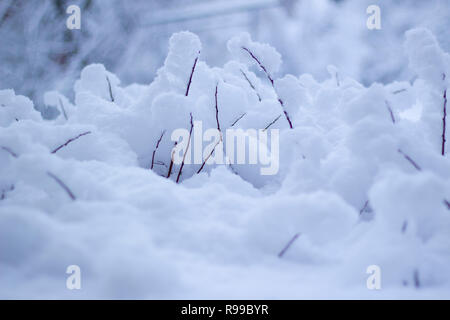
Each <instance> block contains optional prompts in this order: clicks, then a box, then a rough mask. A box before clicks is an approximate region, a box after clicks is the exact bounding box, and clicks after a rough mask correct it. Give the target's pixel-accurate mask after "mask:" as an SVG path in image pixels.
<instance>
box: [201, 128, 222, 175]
mask: <svg viewBox="0 0 450 320" xmlns="http://www.w3.org/2000/svg"><path fill="white" fill-rule="evenodd" d="M220 142H222V134H221V136H220V140H219V141H217V143H216V144H215V145H214V148H212V150H211V152H210V153H209V154H208V156H207V157H206V158H205V160H203V163H202V166H201V167H200V169H198V171H197V174H199V173H200V172H202V170H203V167H204V166H205V164H206V162H207V161H208V159H209V158H211V156H212V154H213V153H214V151H215V150H216V147H217V146H218V145H219V143H220Z"/></svg>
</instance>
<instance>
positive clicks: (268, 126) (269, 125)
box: [263, 114, 281, 131]
mask: <svg viewBox="0 0 450 320" xmlns="http://www.w3.org/2000/svg"><path fill="white" fill-rule="evenodd" d="M280 118H281V114H280V115H279V116H278V117H276V118H275V119H274V120H273V121H272V122H271V123H269V124H268V125H267V126H266V127H265V128H264V130H263V131H266V130H267V129H269V128H270V127H271V126H272V125H273V124H274V123H275V122H277V121H278V119H280Z"/></svg>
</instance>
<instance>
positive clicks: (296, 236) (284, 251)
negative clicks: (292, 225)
mask: <svg viewBox="0 0 450 320" xmlns="http://www.w3.org/2000/svg"><path fill="white" fill-rule="evenodd" d="M299 236H300V233H296V234H295V235H294V236H293V237H292V239H291V240H289V242H288V243H287V244H286V246H285V247H284V248H283V250H281V251H280V253H279V254H278V257H279V258H282V257H283V255H284V254H285V253H286V251H287V250H288V249H289V248H290V247H291V245H292V244H293V243H294V241H295V240H297V238H298V237H299Z"/></svg>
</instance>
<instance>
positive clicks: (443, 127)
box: [442, 90, 447, 156]
mask: <svg viewBox="0 0 450 320" xmlns="http://www.w3.org/2000/svg"><path fill="white" fill-rule="evenodd" d="M446 118H447V90H445V91H444V112H443V117H442V155H443V156H444V155H445V141H446V140H445V134H446V132H445V131H446V126H447V125H446Z"/></svg>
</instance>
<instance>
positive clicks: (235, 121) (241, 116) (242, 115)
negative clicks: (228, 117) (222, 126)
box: [230, 112, 247, 127]
mask: <svg viewBox="0 0 450 320" xmlns="http://www.w3.org/2000/svg"><path fill="white" fill-rule="evenodd" d="M246 114H247V113H246V112H244V113H243V114H241V115H240V116H239V118H237V119H236V120H234V122H233V123H232V124H231V126H230V127H233V126H234V125H235V124H236V123H237V122H238V121H239V120H241V119H242V118H243V117H244V116H245V115H246Z"/></svg>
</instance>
